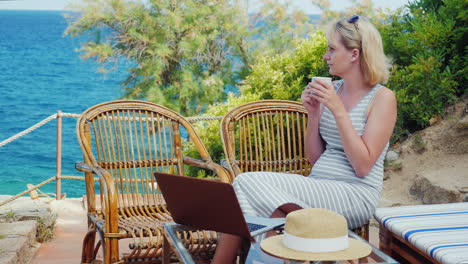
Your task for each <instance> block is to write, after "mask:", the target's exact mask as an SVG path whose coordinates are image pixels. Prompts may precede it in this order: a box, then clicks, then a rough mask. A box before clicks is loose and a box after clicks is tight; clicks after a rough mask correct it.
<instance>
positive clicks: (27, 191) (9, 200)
mask: <svg viewBox="0 0 468 264" xmlns="http://www.w3.org/2000/svg"><path fill="white" fill-rule="evenodd" d="M60 179H67V180H81V181H84V180H85V177H83V176H67V175H62V176H60ZM53 180H55V176H53V177H51V178H49V179H47V180H45V181H43V182H41V183H39V184H38V185H34V187H32V188H29V189H27V190H26V191H23V192H21V193H19V194H17V195H15V196H12V197H10V198H8V199H7V200H4V201H1V202H0V206H2V205H5V204H7V203H9V202H11V201H13V200H16V199H18V198H19V197H21V196H23V195H25V194H27V193H30V192H32V191H35V190H37V189H39V187H42V186H44V185H46V184H47V183H49V182H51V181H53ZM94 180H95V181H99V178H94Z"/></svg>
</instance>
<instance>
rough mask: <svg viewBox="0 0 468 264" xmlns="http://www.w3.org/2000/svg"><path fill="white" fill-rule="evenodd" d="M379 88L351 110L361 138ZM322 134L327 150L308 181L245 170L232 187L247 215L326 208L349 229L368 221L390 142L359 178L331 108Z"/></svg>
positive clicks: (337, 85)
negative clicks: (293, 208) (286, 208)
mask: <svg viewBox="0 0 468 264" xmlns="http://www.w3.org/2000/svg"><path fill="white" fill-rule="evenodd" d="M342 84H343V80H341V81H338V82H336V83H335V86H334V88H335V90H336V91H338V89H339V88H340V87H341V86H342ZM380 88H382V86H381V85H379V84H377V85H376V86H374V87H373V88H372V89H371V90H370V91H369V92H368V93H367V94H366V95H365V96H364V97H362V98H361V100H360V101H359V102H358V103H357V104H356V105H355V106H354V107H353V108H352V109H351V110H350V111H349V117H350V119H351V121H352V124H353V127H354V129H355V130H356V132H357V133H358V135H359V136H362V134H363V132H364V128H365V126H366V121H367V117H366V113H367V109H368V106H369V104H370V103H371V102H372V99H373V98H374V95H375V94H376V92H377V91H378V90H379V89H380ZM319 131H320V134H321V136H322V138H323V139H324V140H325V142H326V147H325V151H324V153H323V154H322V155H321V156H320V158H319V159H318V160H317V162H316V163H315V164H314V166H313V168H312V171H311V173H310V175H309V177H304V176H302V175H296V174H286V173H277V172H246V173H242V174H239V175H238V176H237V177H236V179H235V180H234V182H233V187H234V190H235V192H236V195H237V198H238V200H239V203H240V206H241V208H242V210H243V213H244V214H246V215H259V216H264V217H269V216H270V215H271V214H272V213H273V211H274V210H275V209H276V208H278V207H279V206H281V205H283V204H286V203H295V204H297V205H299V206H301V207H303V208H326V209H329V210H332V211H335V212H337V213H339V214H342V215H343V216H344V217H345V218H346V220H347V221H348V226H349V228H356V227H359V226H362V225H364V224H365V223H367V222H368V220H369V219H370V218H371V217H372V214H373V213H374V211H375V208H376V206H377V204H378V201H379V199H380V193H381V190H382V184H383V161H384V157H385V153H386V151H387V149H388V142H387V145H386V146H385V148H384V150H383V151H382V153H381V154H380V156H379V158H378V159H377V162H376V163H375V165H374V166H373V167H372V169H371V170H370V172H369V174H368V175H367V176H365V177H357V176H356V173H355V172H354V169H353V168H352V166H351V164H350V163H349V161H348V159H347V158H346V154H345V152H344V150H343V146H342V144H341V140H340V136H339V133H338V129H337V127H336V122H335V118H334V116H333V114H332V113H331V112H330V110H328V109H327V108H326V107H325V108H324V111H323V114H322V117H321V119H320V127H319Z"/></svg>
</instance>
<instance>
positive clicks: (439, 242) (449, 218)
mask: <svg viewBox="0 0 468 264" xmlns="http://www.w3.org/2000/svg"><path fill="white" fill-rule="evenodd" d="M374 216H375V218H376V219H377V221H378V222H379V224H380V249H381V250H382V251H384V252H385V253H387V254H388V255H390V256H391V257H393V258H395V259H396V260H397V261H400V262H401V263H411V264H418V263H421V264H422V263H443V264H456V263H468V203H452V204H433V205H415V206H401V207H391V208H378V209H377V210H376V213H375V215H374Z"/></svg>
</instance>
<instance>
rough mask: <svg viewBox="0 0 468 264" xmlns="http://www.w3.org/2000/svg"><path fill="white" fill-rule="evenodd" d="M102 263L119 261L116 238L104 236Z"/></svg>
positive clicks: (109, 263) (110, 263)
mask: <svg viewBox="0 0 468 264" xmlns="http://www.w3.org/2000/svg"><path fill="white" fill-rule="evenodd" d="M102 246H103V249H104V264H112V263H116V262H119V240H118V239H116V238H105V239H104V243H103V245H102Z"/></svg>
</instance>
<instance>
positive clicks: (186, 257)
mask: <svg viewBox="0 0 468 264" xmlns="http://www.w3.org/2000/svg"><path fill="white" fill-rule="evenodd" d="M182 230H192V229H191V228H188V227H186V226H183V225H179V224H176V223H164V231H165V237H166V239H167V241H168V242H169V243H170V245H171V246H172V247H173V248H174V249H175V253H176V255H177V257H178V258H179V260H180V261H182V263H186V264H192V263H193V264H195V262H194V261H193V259H192V257H191V255H190V253H189V252H188V250H187V249H186V248H185V247H184V246H183V243H182V241H181V240H180V239H179V238H178V236H177V233H176V232H177V231H182ZM349 237H351V238H353V239H356V240H359V241H362V242H364V243H366V244H368V245H370V246H371V248H372V252H371V254H370V255H369V256H368V257H366V258H362V259H359V260H354V261H340V262H338V261H337V262H336V263H337V264H338V263H339V264H341V263H353V264H364V263H375V264H398V262H397V261H396V260H394V259H393V258H391V257H390V256H388V255H386V254H385V253H383V252H382V251H380V250H379V249H378V248H376V247H374V246H373V245H372V244H370V243H369V241H366V240H364V239H362V238H361V237H360V236H358V235H356V234H355V233H353V232H352V231H351V230H350V231H349ZM303 263H323V262H313V261H311V262H304V261H295V260H287V259H282V258H278V257H274V256H272V255H270V254H268V253H266V252H265V251H263V250H262V249H261V248H260V243H253V244H252V245H251V247H250V250H249V253H248V255H247V259H246V264H303ZM327 263H330V262H327Z"/></svg>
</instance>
